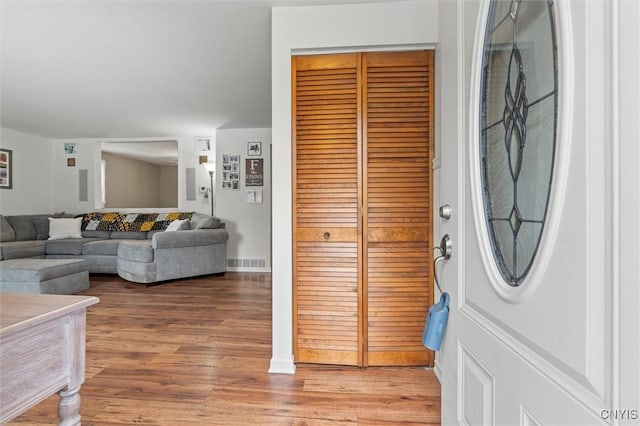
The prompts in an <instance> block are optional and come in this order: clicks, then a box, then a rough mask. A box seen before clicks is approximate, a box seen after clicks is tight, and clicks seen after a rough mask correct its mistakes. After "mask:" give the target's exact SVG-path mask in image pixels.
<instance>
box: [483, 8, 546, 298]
mask: <svg viewBox="0 0 640 426" xmlns="http://www.w3.org/2000/svg"><path fill="white" fill-rule="evenodd" d="M554 28H555V22H554V14H553V1H546V0H545V1H542V0H492V1H491V3H490V6H489V14H488V21H487V27H486V33H485V39H484V48H483V64H482V87H481V108H480V115H481V116H480V156H481V158H480V161H481V173H482V190H483V203H484V212H485V219H486V223H487V229H488V232H489V239H490V242H491V247H492V249H493V255H494V256H493V257H494V259H495V261H496V264H497V266H498V270H499V271H500V274H501V275H502V277H503V278H504V280H505V281H506V283H507V284H509V285H510V286H512V287H517V286H519V285H520V284H522V282H523V280H524V279H525V277H526V275H527V273H528V272H529V270H530V269H531V265H532V262H533V259H534V257H535V255H536V252H537V250H538V246H539V244H540V239H541V236H542V230H543V228H544V225H545V218H546V213H547V208H548V205H549V195H550V190H551V180H552V174H553V163H554V156H555V144H556V126H557V115H558V114H557V108H558V72H557V46H556V37H555V31H554Z"/></svg>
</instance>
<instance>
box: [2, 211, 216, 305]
mask: <svg viewBox="0 0 640 426" xmlns="http://www.w3.org/2000/svg"><path fill="white" fill-rule="evenodd" d="M107 215H108V216H110V218H109V220H110V221H108V220H104V219H105V218H106V217H107ZM152 215H153V214H148V213H140V214H137V213H89V214H86V215H77V216H70V215H65V214H54V215H16V216H2V215H0V291H21V292H41V293H60V294H70V293H75V292H78V291H81V290H84V289H85V287H86V288H88V274H89V273H107V274H118V275H119V276H120V277H122V278H124V279H126V280H128V281H133V282H137V283H155V282H159V281H166V280H172V279H178V278H186V277H192V276H198V275H206V274H217V273H224V272H225V271H226V265H227V248H226V247H227V240H228V238H229V234H228V233H227V231H226V229H225V224H224V222H221V221H220V219H218V218H214V217H212V216H206V215H202V214H199V213H180V217H181V218H182V220H180V222H176V223H179V225H180V226H179V229H178V230H176V231H171V230H165V229H164V228H167V226H168V227H169V228H171V226H169V225H170V224H171V222H173V220H172V219H171V217H170V216H169V217H168V216H167V214H161V215H162V219H163V220H157V219H158V218H156V221H153V220H150V221H147V222H144V220H145V219H146V218H148V217H149V216H152ZM70 217H75V218H77V217H82V225H81V229H80V231H79V232H80V234H79V235H74V236H75V238H64V236H63V238H57V237H56V239H53V238H54V236H53V235H49V233H50V230H49V224H50V223H51V224H52V226H53V225H56V224H58V223H60V222H61V221H58V222H54V221H55V220H56V219H59V218H66V219H69V218H70ZM114 217H115V219H114ZM174 217H175V214H174ZM50 218H53V220H54V221H50ZM71 220H72V221H73V220H74V219H71ZM77 220H78V221H79V220H80V219H77ZM74 223H75V222H74ZM56 226H57V225H56ZM147 229H148V230H147Z"/></svg>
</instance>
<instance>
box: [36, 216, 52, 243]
mask: <svg viewBox="0 0 640 426" xmlns="http://www.w3.org/2000/svg"><path fill="white" fill-rule="evenodd" d="M33 224H34V225H35V226H36V240H46V239H48V238H49V218H48V217H37V218H35V219H33Z"/></svg>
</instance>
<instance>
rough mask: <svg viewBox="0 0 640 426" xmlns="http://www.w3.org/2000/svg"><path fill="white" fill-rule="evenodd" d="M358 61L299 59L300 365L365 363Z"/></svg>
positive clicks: (296, 232)
mask: <svg viewBox="0 0 640 426" xmlns="http://www.w3.org/2000/svg"><path fill="white" fill-rule="evenodd" d="M358 64H359V57H358V55H356V54H349V55H327V56H323V57H321V58H317V57H309V56H302V57H297V58H294V62H293V68H294V85H293V93H294V114H295V117H294V132H293V133H294V139H295V142H294V144H293V146H294V154H293V155H294V161H295V166H294V185H295V186H294V188H293V192H294V222H295V223H294V244H295V249H294V283H295V284H294V299H295V300H294V306H295V308H294V311H295V312H294V315H295V321H294V327H295V330H294V336H295V360H296V362H311V363H326V364H350V365H359V364H360V363H361V350H360V348H361V337H360V336H361V334H362V333H361V325H360V324H361V318H360V307H359V306H360V299H359V294H360V291H361V290H360V288H361V275H360V269H361V262H360V260H359V253H360V250H359V237H358V235H359V233H358V229H359V219H358V218H359V215H358V211H359V202H360V201H359V200H360V192H359V189H358V188H359V187H360V184H359V169H358V136H359V132H358V126H359V123H358V119H359V112H358V111H359V100H358V99H359V98H360V92H359V89H358V87H359V80H360V77H359V75H360V72H359V66H358Z"/></svg>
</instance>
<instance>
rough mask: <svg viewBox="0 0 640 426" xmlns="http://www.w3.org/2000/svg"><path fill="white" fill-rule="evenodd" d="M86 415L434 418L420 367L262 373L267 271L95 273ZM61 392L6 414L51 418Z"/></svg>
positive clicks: (436, 400)
mask: <svg viewBox="0 0 640 426" xmlns="http://www.w3.org/2000/svg"><path fill="white" fill-rule="evenodd" d="M83 294H90V295H94V296H98V297H100V304H98V305H95V306H93V307H90V308H89V311H88V313H87V374H86V382H85V384H84V385H83V387H82V389H81V395H82V411H81V413H82V424H83V425H85V426H87V425H133V424H142V425H172V426H174V425H213V424H243V425H248V424H252V425H271V424H287V425H322V424H331V425H356V424H358V425H400V424H403V425H408V424H439V420H440V385H439V383H438V381H437V379H436V378H435V376H434V374H433V372H432V371H430V370H427V369H424V368H367V369H360V368H353V367H333V366H331V367H327V366H317V365H298V366H297V372H296V374H295V375H280V374H268V373H267V369H268V368H269V361H270V357H271V276H270V275H269V274H246V273H227V274H226V275H225V276H222V277H221V276H218V277H204V278H194V279H188V280H181V281H175V282H170V283H166V284H163V285H158V286H151V287H147V286H144V285H141V284H133V283H129V282H126V281H124V280H121V279H120V278H118V277H117V276H112V275H96V276H92V277H91V289H90V290H88V291H86V292H84V293H83ZM57 401H58V398H57V396H54V397H51V398H49V399H47V400H46V401H44V402H43V403H41V404H39V405H38V406H36V407H35V408H33V409H32V410H30V411H28V412H27V413H25V414H23V415H22V416H20V417H18V418H16V419H14V421H13V422H12V423H10V424H21V425H24V424H31V425H52V424H56V420H57V417H56V406H57Z"/></svg>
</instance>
